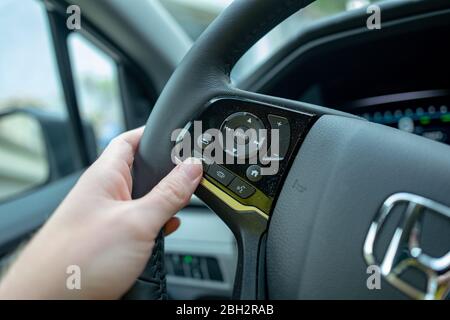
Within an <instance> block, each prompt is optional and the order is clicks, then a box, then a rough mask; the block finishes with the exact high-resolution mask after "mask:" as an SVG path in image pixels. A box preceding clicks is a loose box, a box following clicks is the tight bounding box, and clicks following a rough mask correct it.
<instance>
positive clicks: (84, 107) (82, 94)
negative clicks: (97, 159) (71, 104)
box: [69, 33, 125, 152]
mask: <svg viewBox="0 0 450 320" xmlns="http://www.w3.org/2000/svg"><path fill="white" fill-rule="evenodd" d="M69 49H70V55H71V58H72V63H73V70H74V78H75V85H76V90H77V97H78V103H79V106H80V112H81V117H82V119H83V120H84V121H85V122H86V124H87V125H88V126H92V128H93V130H94V133H95V136H96V141H97V149H98V152H101V151H102V150H103V149H104V148H105V147H106V145H107V144H108V143H109V141H111V139H112V138H114V137H115V136H117V135H118V134H120V133H121V132H123V131H124V129H125V126H124V116H123V112H122V106H121V100H120V92H119V83H118V76H117V66H116V63H115V61H114V60H113V59H112V58H111V57H110V56H108V55H107V54H106V53H104V52H103V51H101V50H100V49H98V48H97V47H96V46H94V45H93V44H92V43H91V42H89V41H88V40H87V39H86V38H84V37H83V36H82V35H80V34H78V33H73V34H71V35H70V37H69Z"/></svg>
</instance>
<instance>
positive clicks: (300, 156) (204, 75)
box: [133, 0, 450, 299]
mask: <svg viewBox="0 0 450 320" xmlns="http://www.w3.org/2000/svg"><path fill="white" fill-rule="evenodd" d="M311 2H313V0H281V1H280V0H265V1H257V0H236V1H235V2H233V4H232V5H230V7H229V8H227V9H226V10H225V11H224V13H223V14H222V15H221V16H220V17H219V18H218V19H217V20H215V21H214V22H213V23H212V25H211V26H210V27H209V28H208V29H207V30H206V31H205V33H204V34H203V35H202V36H201V37H200V38H199V40H198V41H197V42H196V44H195V45H194V47H193V48H192V49H191V51H190V52H189V53H188V55H187V56H186V57H185V59H184V60H183V61H182V63H181V64H180V66H179V67H178V68H177V70H176V71H175V73H174V74H173V76H172V77H171V79H170V80H169V82H168V84H167V85H166V87H165V89H164V90H163V92H162V94H161V96H160V97H159V99H158V101H157V103H156V105H155V107H154V109H153V111H152V114H151V115H150V117H149V120H148V122H147V126H146V129H145V132H144V136H143V138H142V140H141V144H140V147H139V150H138V153H137V155H136V159H135V164H134V168H133V176H134V186H133V197H134V198H138V197H141V196H143V195H144V194H146V193H147V192H149V191H150V190H151V189H152V188H153V187H154V186H155V185H156V184H157V183H158V181H160V180H161V179H162V178H163V177H164V176H165V175H166V174H167V173H168V172H169V171H170V170H171V169H172V168H173V166H174V165H173V163H172V161H170V159H171V152H172V149H173V142H172V140H171V135H172V132H173V131H174V130H175V129H179V128H184V127H185V126H186V124H188V123H189V122H191V121H194V120H195V119H198V118H201V116H202V115H203V114H205V113H208V110H210V108H212V107H211V106H212V105H214V103H212V102H213V101H216V100H222V99H225V100H226V99H229V100H232V101H244V102H251V103H255V104H258V105H259V106H261V107H268V108H271V107H273V108H274V109H279V110H281V109H283V110H289V111H292V112H300V113H303V114H309V115H311V119H312V120H311V122H310V123H309V125H308V129H307V130H306V133H305V139H304V142H303V139H302V141H301V142H303V143H300V144H299V147H300V145H301V149H300V151H299V150H296V151H295V152H294V153H293V157H292V159H291V160H290V164H289V168H290V170H287V171H286V173H285V174H284V177H283V179H282V181H283V182H284V183H282V184H281V185H282V187H280V189H279V190H278V192H277V196H276V198H277V199H278V201H276V205H274V206H273V207H272V208H271V214H269V215H270V219H269V216H264V215H261V214H260V212H258V210H255V208H254V207H253V208H252V207H250V206H244V207H243V209H242V208H241V209H242V210H240V209H236V207H237V206H233V205H230V203H229V202H226V201H224V200H223V198H221V197H220V196H218V193H217V192H218V191H217V190H216V189H217V188H214V186H213V187H211V184H210V183H208V180H204V181H203V182H202V185H201V186H200V187H199V189H198V190H197V192H196V194H197V195H198V196H199V197H200V198H201V199H202V200H203V201H204V202H205V203H206V204H207V205H208V206H209V207H210V208H211V209H212V210H213V211H215V212H216V213H217V214H218V215H219V216H220V217H221V218H222V219H223V220H224V222H225V223H226V224H227V225H228V226H229V227H230V229H231V230H232V231H233V233H234V235H235V237H236V239H237V242H238V247H239V257H238V267H237V276H236V280H235V288H234V298H237V299H258V298H294V297H295V298H316V297H331V298H339V296H336V294H337V293H339V292H344V293H345V294H344V296H348V297H356V298H357V297H358V295H356V296H355V295H352V294H350V293H349V292H348V290H355V291H354V292H355V294H360V293H361V292H363V291H364V290H367V289H366V288H363V287H362V284H361V281H362V280H361V279H362V276H361V274H359V277H358V278H359V282H358V284H355V283H354V281H353V285H348V289H345V290H344V289H343V288H342V284H341V283H340V285H338V284H335V285H333V284H332V281H331V280H330V279H328V277H324V278H325V279H327V280H328V283H326V284H324V283H323V281H321V280H320V277H319V274H320V273H324V274H325V272H326V271H329V268H324V269H325V270H320V272H314V271H311V270H310V269H311V268H312V270H313V269H314V268H317V264H316V265H313V266H311V264H307V263H306V262H305V261H306V260H305V259H306V258H307V256H308V254H307V253H305V252H301V254H298V253H299V252H298V251H297V250H291V249H287V250H286V249H285V248H284V247H283V246H286V247H289V246H290V244H289V243H288V241H289V238H288V237H292V238H298V239H296V240H297V241H298V242H299V243H301V242H303V243H306V244H307V245H306V248H305V249H304V251H306V252H307V251H308V250H316V249H317V248H316V246H314V245H313V246H311V245H310V243H311V241H312V240H311V239H313V238H315V235H312V234H311V232H312V231H311V230H312V229H314V227H315V226H316V224H317V217H318V216H320V217H328V216H329V215H331V212H332V211H333V210H332V207H329V206H328V207H326V208H325V209H323V208H320V203H321V201H325V200H324V198H333V197H332V196H331V195H332V192H330V193H326V194H325V196H322V197H318V196H316V195H317V194H318V193H320V186H321V187H322V188H323V187H325V188H333V187H335V188H336V187H338V186H339V182H338V180H339V179H343V180H346V179H347V178H348V177H350V176H352V175H353V176H355V177H356V176H358V175H361V176H363V175H364V174H363V171H364V165H368V164H372V165H374V166H376V165H375V164H373V163H372V162H371V161H370V157H375V158H379V159H382V157H383V156H384V155H385V154H386V152H391V155H392V156H391V157H390V160H391V161H393V163H395V164H397V165H399V163H400V162H399V159H401V157H400V156H405V155H408V156H409V157H411V164H410V165H407V166H406V167H405V168H403V169H402V170H403V171H402V173H401V174H400V175H399V176H401V177H402V178H404V180H403V181H404V182H403V183H395V181H394V180H393V179H391V178H389V177H387V176H385V175H381V176H380V177H379V178H377V177H373V176H370V177H371V178H373V179H375V180H376V181H375V185H377V187H378V188H379V187H380V186H379V183H382V182H383V181H384V182H385V183H386V184H387V185H388V186H387V187H386V190H383V192H380V193H379V194H377V196H374V197H367V199H364V200H365V201H366V202H367V206H366V209H367V210H366V211H367V214H366V215H365V216H364V217H365V218H364V219H361V220H360V221H359V223H360V226H361V227H360V229H359V232H358V236H357V238H358V239H359V238H361V237H364V236H365V234H366V232H367V229H368V228H369V226H370V222H371V219H372V218H373V216H374V215H375V214H376V212H377V211H378V210H377V209H378V207H379V206H380V205H381V203H382V202H383V199H385V198H386V197H387V196H388V195H390V194H391V193H392V192H394V191H405V190H408V191H411V192H420V193H422V194H424V195H427V196H429V197H431V198H434V199H436V200H438V201H441V202H444V203H445V202H446V201H447V199H446V197H445V195H444V194H443V193H442V190H441V191H439V190H438V188H434V187H432V188H430V190H426V189H424V188H422V187H420V185H419V184H418V183H417V181H416V180H420V181H421V182H422V183H423V182H429V183H431V181H432V180H433V179H439V181H442V185H445V186H446V187H449V190H450V186H449V183H448V181H450V172H448V170H446V169H445V168H446V166H445V163H446V161H450V152H449V150H448V147H446V146H442V145H439V144H434V143H431V142H428V141H425V140H424V139H421V138H419V137H415V136H412V135H408V134H403V133H399V132H397V131H395V130H393V129H389V128H386V127H382V126H377V125H373V124H369V123H367V122H366V121H363V120H362V119H359V118H357V117H355V116H352V115H349V114H346V113H342V112H339V111H336V110H331V109H327V108H323V107H319V106H313V105H310V104H305V103H301V102H297V101H291V100H286V99H281V98H277V97H270V96H265V95H261V94H257V93H252V92H247V91H242V90H239V89H237V88H235V87H233V85H232V83H231V80H230V72H231V70H232V68H233V66H234V65H235V64H236V62H237V61H238V59H239V58H240V57H241V56H242V55H243V54H244V53H245V52H246V51H247V50H248V49H249V48H250V47H251V46H252V45H253V44H255V43H256V41H257V40H259V39H260V38H261V37H262V36H263V35H265V34H266V33H267V32H268V31H270V30H271V29H272V28H273V27H275V26H276V25H278V24H279V23H280V22H282V21H283V20H285V19H286V18H287V17H289V16H290V15H292V14H293V13H295V12H297V11H298V10H300V9H302V8H303V7H305V6H306V5H308V4H309V3H311ZM337 128H338V129H339V130H337ZM361 136H364V137H366V138H367V139H368V140H369V141H371V143H372V144H373V146H377V144H379V143H380V137H382V139H381V141H383V140H385V139H391V138H392V137H394V138H393V139H392V140H393V141H392V142H388V143H386V145H385V146H383V147H380V148H378V149H376V148H375V149H376V150H375V151H373V150H368V149H367V148H365V147H364V140H363V139H361ZM330 141H331V142H330ZM386 141H387V140H386ZM330 143H331V145H330ZM333 144H336V145H339V146H340V148H332V146H333ZM323 145H329V148H330V150H331V151H327V150H324V149H323V148H314V147H315V146H323ZM417 145H420V146H421V147H423V148H424V149H425V150H427V155H428V156H430V159H432V160H431V161H430V160H427V159H425V158H424V157H423V156H421V155H414V156H411V150H413V147H414V148H415V147H417ZM317 149H320V150H321V152H322V153H321V154H320V153H318V152H317ZM154 150H157V152H154ZM342 150H347V152H350V153H349V154H352V152H353V156H348V154H347V153H345V154H344V153H343V152H342ZM297 152H298V153H297ZM333 152H334V153H333ZM327 153H328V155H331V156H334V157H336V158H337V160H336V161H334V162H333V161H328V162H326V161H323V159H321V155H322V156H323V155H324V154H325V155H326V154H327ZM358 157H361V158H364V159H365V160H364V161H365V162H364V163H363V164H362V165H361V166H359V167H357V168H356V169H351V170H346V169H345V166H343V163H344V162H345V161H356V159H357V158H358ZM424 163H426V164H427V165H430V166H432V167H433V168H434V169H432V170H430V172H428V174H429V175H428V176H425V175H420V177H418V178H419V179H412V178H411V177H408V175H411V174H412V173H413V172H414V170H415V169H416V168H417V167H420V166H422V165H423V164H424ZM318 164H320V165H322V166H327V167H328V168H331V169H327V170H323V171H325V172H326V173H327V174H331V175H332V178H335V179H334V180H333V181H332V183H330V186H331V187H330V186H325V184H324V183H325V182H330V177H327V175H326V174H323V175H321V176H320V175H319V176H320V179H317V181H318V183H317V184H316V185H314V183H311V181H314V180H315V178H314V175H311V172H313V173H314V172H320V171H321V169H320V165H319V167H317V165H318ZM337 167H339V168H341V170H343V171H344V172H345V174H344V173H342V174H339V173H338V172H336V171H335V170H336V169H335V168H337ZM311 168H313V169H311ZM378 168H379V167H378ZM309 169H311V170H309ZM302 170H304V171H302ZM390 170H392V171H395V170H396V168H395V167H392V168H390ZM305 171H306V173H305ZM389 172H391V171H389ZM443 172H444V173H445V174H442V173H443ZM308 174H309V175H308ZM445 178H448V179H447V180H445ZM377 179H378V180H377ZM299 181H301V183H300V182H299ZM354 183H356V184H358V181H356V180H355V181H354ZM365 188H368V187H367V186H366V185H364V187H361V190H365ZM311 189H312V190H316V193H315V195H314V196H311V193H309V190H311ZM349 189H352V190H351V191H353V192H358V190H353V188H349ZM307 190H308V191H307ZM341 191H343V192H338V193H341V196H342V197H344V196H345V197H348V194H349V191H348V190H347V192H344V191H346V190H341ZM305 194H308V195H307V196H305ZM369 198H370V199H369ZM292 199H295V201H293V200H292ZM300 199H301V200H300ZM333 199H334V200H335V201H337V200H336V198H333ZM354 202H355V204H353V207H355V208H364V206H362V205H361V201H354ZM447 202H448V201H447ZM286 203H289V205H286ZM337 203H339V204H340V205H341V206H342V207H343V208H344V207H345V204H344V203H343V202H342V201H337ZM447 204H448V203H447ZM298 206H301V207H306V208H308V210H309V211H308V214H307V215H305V217H302V218H299V214H298V211H296V210H293V207H298ZM347 209H348V207H347ZM350 209H352V207H351V206H350ZM338 211H339V210H338ZM286 212H288V213H290V214H286ZM318 212H319V213H321V214H320V215H319V214H318ZM322 212H326V213H322ZM286 216H289V217H290V219H292V220H291V221H297V223H290V221H289V220H288V219H287V218H286ZM352 217H354V215H353V214H352V215H349V216H348V217H347V218H346V219H345V222H346V223H348V221H349V220H351V218H352ZM308 219H309V220H308ZM303 222H308V223H306V224H305V225H307V226H309V227H310V228H311V230H307V229H305V226H303V227H302V229H301V230H302V236H300V237H297V236H296V229H295V226H297V227H298V226H299V225H301V224H302V223H303ZM268 224H270V227H269V228H268ZM322 224H323V225H324V226H326V227H324V228H332V224H331V225H330V223H329V222H327V221H326V220H325V222H323V223H322ZM326 230H328V229H326ZM267 239H268V240H267ZM315 241H319V242H320V241H321V239H316V240H315ZM362 242H363V241H362ZM157 243H158V244H160V245H158V246H157V248H158V250H159V251H160V252H159V253H157V254H153V257H157V258H154V259H151V260H150V262H149V264H150V266H151V268H152V270H153V273H152V275H150V276H149V275H148V274H147V277H146V279H145V280H146V281H147V282H149V283H151V284H152V285H151V287H150V289H146V291H147V292H149V294H150V296H151V297H152V298H155V297H156V298H161V297H164V288H165V278H164V270H163V269H164V265H163V255H162V253H161V251H162V248H163V246H162V245H161V243H162V238H159V239H158V241H157ZM345 244H346V245H349V246H350V247H351V248H352V249H351V250H350V251H351V252H352V253H353V254H354V252H356V251H357V252H359V255H358V256H357V257H355V259H356V260H357V263H355V265H356V266H355V265H352V266H351V267H348V268H347V269H346V267H342V268H338V269H339V270H340V271H342V274H346V273H348V271H349V270H352V271H355V270H359V272H361V268H362V266H365V263H364V261H363V255H362V243H358V244H356V245H352V244H349V243H348V241H347V242H345ZM328 245H329V248H331V249H336V247H335V246H333V245H330V244H329V243H328ZM318 248H319V249H323V244H322V246H318ZM328 251H329V250H328ZM291 254H293V255H295V256H297V255H298V256H301V258H300V259H291V258H290V255H291ZM314 258H315V259H316V260H317V263H318V262H320V264H325V263H326V260H324V259H320V257H317V256H315V255H314ZM338 260H339V259H338ZM287 262H289V263H287ZM155 266H156V267H155ZM293 268H294V269H295V268H298V269H299V271H298V272H296V274H297V275H298V276H297V277H292V274H293V273H295V272H294V271H293ZM305 268H306V269H307V271H305V270H306V269H305ZM318 269H321V268H318ZM363 271H364V270H363ZM305 272H306V274H312V275H313V276H312V277H311V278H312V279H315V281H316V282H317V283H318V285H316V284H317V283H311V282H310V281H307V280H305V279H306V278H308V277H306V278H305ZM300 275H301V276H300ZM292 279H294V280H296V281H297V282H303V283H304V284H305V285H304V286H302V285H299V284H298V283H294V282H296V281H292ZM338 283H339V282H338ZM362 283H363V284H365V282H364V281H363V282H362ZM299 286H300V287H299ZM305 287H308V288H309V289H308V290H306V289H305ZM266 289H267V291H266ZM324 289H326V290H327V291H326V293H324ZM154 292H157V293H156V294H155V293H154ZM360 297H361V296H360ZM363 297H378V298H380V297H394V298H399V297H403V296H402V294H400V295H399V293H398V292H397V291H396V290H395V289H393V288H388V289H387V290H383V291H382V293H380V294H374V292H369V293H367V294H364V295H363Z"/></svg>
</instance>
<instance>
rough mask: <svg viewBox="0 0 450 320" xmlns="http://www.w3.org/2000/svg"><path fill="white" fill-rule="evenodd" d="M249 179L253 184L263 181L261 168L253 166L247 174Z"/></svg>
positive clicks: (248, 169)
mask: <svg viewBox="0 0 450 320" xmlns="http://www.w3.org/2000/svg"><path fill="white" fill-rule="evenodd" d="M246 176H247V179H248V180H250V181H251V182H258V181H259V180H261V178H262V175H261V167H260V166H257V165H253V166H250V167H248V168H247V172H246Z"/></svg>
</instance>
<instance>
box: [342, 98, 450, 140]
mask: <svg viewBox="0 0 450 320" xmlns="http://www.w3.org/2000/svg"><path fill="white" fill-rule="evenodd" d="M347 110H349V111H350V112H351V113H354V114H356V115H359V116H361V117H363V118H365V119H367V120H369V121H372V122H375V123H379V124H383V125H387V126H390V127H393V128H397V129H400V130H403V131H406V132H409V133H414V134H417V135H421V136H423V137H425V138H428V139H431V140H435V141H438V142H442V143H446V144H450V91H449V90H430V91H418V92H407V93H399V94H392V95H387V96H380V97H372V98H366V99H361V100H357V101H353V102H351V103H350V104H349V105H348V106H347Z"/></svg>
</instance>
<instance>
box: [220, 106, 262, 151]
mask: <svg viewBox="0 0 450 320" xmlns="http://www.w3.org/2000/svg"><path fill="white" fill-rule="evenodd" d="M265 128H266V127H265V126H264V123H263V122H262V121H261V119H259V118H258V117H257V116H255V115H253V114H251V113H248V112H237V113H234V114H232V115H231V116H229V117H228V118H227V119H226V120H225V121H224V122H223V123H222V126H221V131H222V134H223V137H224V139H223V140H224V141H223V143H224V146H223V147H224V150H225V152H227V153H228V154H231V155H232V156H234V157H236V158H238V159H247V158H251V157H254V156H255V155H256V154H257V152H258V151H259V150H260V149H261V148H262V146H263V144H264V143H265V139H264V138H263V137H260V130H262V129H265ZM249 130H250V131H249ZM251 131H253V132H251ZM227 138H233V142H232V143H228V144H227ZM231 145H232V146H233V147H232V148H230V146H231ZM238 145H239V146H245V148H242V147H241V148H237V146H238ZM226 147H228V148H230V150H228V149H227V148H226ZM241 150H243V151H241Z"/></svg>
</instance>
